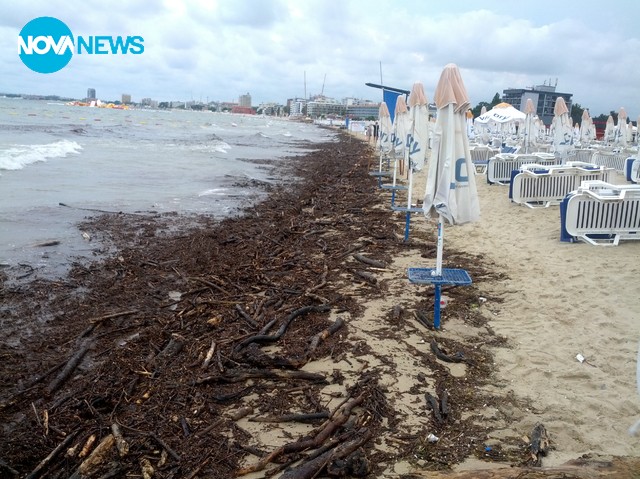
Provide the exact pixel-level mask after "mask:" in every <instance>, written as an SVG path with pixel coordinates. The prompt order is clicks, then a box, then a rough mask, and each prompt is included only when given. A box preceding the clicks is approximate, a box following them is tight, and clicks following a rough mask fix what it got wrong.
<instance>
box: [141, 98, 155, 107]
mask: <svg viewBox="0 0 640 479" xmlns="http://www.w3.org/2000/svg"><path fill="white" fill-rule="evenodd" d="M140 105H142V106H146V107H149V108H158V102H157V101H155V100H152V99H151V98H143V99H142V100H140Z"/></svg>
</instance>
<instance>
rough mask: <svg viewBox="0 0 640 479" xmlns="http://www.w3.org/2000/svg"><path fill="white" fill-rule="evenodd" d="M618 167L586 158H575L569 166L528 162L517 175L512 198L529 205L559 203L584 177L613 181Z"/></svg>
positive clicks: (539, 205)
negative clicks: (597, 164) (582, 159)
mask: <svg viewBox="0 0 640 479" xmlns="http://www.w3.org/2000/svg"><path fill="white" fill-rule="evenodd" d="M614 171H615V170H614V169H613V168H606V167H604V166H595V165H590V164H588V163H582V162H572V163H569V164H568V165H566V166H562V165H552V166H544V165H537V164H534V165H524V166H523V167H522V168H521V169H520V170H519V172H518V173H516V174H515V175H514V176H513V179H512V181H511V184H510V187H509V198H511V200H512V201H513V202H514V203H517V204H521V205H525V206H528V207H529V208H547V207H549V206H550V205H559V204H560V203H561V202H562V200H563V199H564V197H565V196H567V195H568V194H569V193H570V192H571V191H574V190H575V189H577V188H578V187H579V186H580V185H581V184H582V182H583V181H589V180H601V181H609V180H610V178H611V177H612V175H613V173H614Z"/></svg>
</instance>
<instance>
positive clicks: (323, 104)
mask: <svg viewBox="0 0 640 479" xmlns="http://www.w3.org/2000/svg"><path fill="white" fill-rule="evenodd" d="M344 110H345V106H344V105H343V104H342V103H338V102H337V101H336V100H334V99H332V98H327V97H323V96H316V97H315V98H314V99H313V100H311V101H308V102H307V116H310V117H311V118H320V117H322V116H325V117H326V116H329V115H344Z"/></svg>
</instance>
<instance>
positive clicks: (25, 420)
mask: <svg viewBox="0 0 640 479" xmlns="http://www.w3.org/2000/svg"><path fill="white" fill-rule="evenodd" d="M372 154H373V151H372V149H371V148H370V147H369V146H367V145H366V144H365V143H364V142H360V141H359V140H357V139H353V138H349V137H347V136H340V141H339V142H335V143H333V142H332V143H328V144H323V145H321V146H320V147H318V150H316V151H313V152H311V153H309V155H307V156H306V157H304V158H301V159H294V160H292V163H291V170H290V171H289V170H286V172H285V173H289V174H292V175H294V176H295V177H297V178H300V181H299V182H298V183H296V184H294V185H292V186H290V187H289V188H284V189H274V190H273V191H271V192H270V194H269V198H268V199H267V200H265V201H264V202H263V203H260V204H259V205H256V206H255V207H251V208H248V209H247V212H246V213H245V215H244V216H243V217H239V218H234V219H229V220H225V221H223V222H222V223H220V224H216V222H214V221H207V220H204V219H203V220H201V222H200V223H196V224H194V225H192V226H194V228H193V229H190V228H184V227H182V228H180V229H178V230H177V233H173V234H171V233H170V232H169V230H170V229H172V230H174V231H175V229H174V228H168V227H167V223H166V219H165V218H163V217H162V216H160V215H158V216H149V217H145V216H126V215H105V216H101V217H97V218H95V219H92V220H88V221H87V223H86V224H84V225H83V231H88V232H89V233H90V234H91V236H92V237H99V236H106V237H108V238H110V239H111V241H112V242H113V247H115V248H117V251H118V252H117V253H116V254H115V255H114V256H113V257H108V258H105V259H102V260H99V261H97V262H96V263H95V264H91V265H76V266H75V267H74V268H73V269H72V271H71V273H70V275H69V277H68V278H65V279H63V280H60V281H54V282H49V281H38V280H36V281H33V282H31V283H28V284H23V283H18V284H14V283H13V282H12V281H10V279H9V278H3V284H2V288H1V289H0V298H2V300H3V304H5V305H7V306H6V307H4V308H3V309H2V310H0V313H1V316H0V320H2V327H3V331H5V333H6V338H5V341H4V342H2V343H0V356H1V357H2V358H3V362H2V364H1V366H0V377H1V378H2V382H1V383H0V384H1V387H0V419H1V420H2V422H3V423H4V424H6V427H5V428H4V429H3V430H2V431H0V434H1V435H0V468H2V470H4V471H8V472H7V474H9V477H11V476H16V475H23V474H27V473H29V472H33V471H34V470H36V471H37V472H38V474H39V473H40V472H41V471H42V466H40V464H42V463H43V461H44V463H45V464H46V467H47V470H49V471H51V472H53V473H56V474H63V475H64V474H67V475H69V472H73V471H76V472H78V471H84V472H87V471H89V472H90V474H85V475H86V476H87V477H98V476H100V475H105V474H123V473H131V474H140V473H141V469H143V470H145V471H147V472H146V473H148V472H149V470H150V469H149V468H151V469H152V470H153V471H155V472H154V477H178V476H180V477H182V476H184V477H237V476H243V477H247V478H251V479H253V478H263V477H281V478H288V479H292V478H302V477H328V476H327V474H328V473H329V469H330V470H331V471H332V476H331V477H370V478H373V477H385V478H404V479H409V478H417V477H468V478H470V477H475V478H477V477H513V476H508V475H502V476H497V475H496V476H481V473H480V471H485V470H491V471H494V472H495V473H496V474H499V473H500V471H506V472H505V474H508V473H515V472H514V471H523V470H528V471H532V470H533V471H537V474H538V475H536V476H527V477H557V476H553V475H552V474H553V472H551V471H552V470H556V469H557V468H563V467H565V466H564V465H565V464H566V463H567V462H569V461H575V460H577V459H580V458H582V460H584V456H585V455H587V456H586V457H588V458H591V459H593V460H600V459H601V458H604V459H602V460H603V461H605V460H606V461H611V460H612V458H614V462H607V463H606V464H605V463H600V464H599V465H598V470H602V471H610V470H611V468H612V467H614V466H615V464H617V463H616V462H615V461H616V460H621V461H623V462H625V463H629V461H631V462H633V461H635V462H634V464H637V462H638V461H637V458H638V457H639V454H638V444H639V441H640V439H639V438H638V437H632V436H630V435H629V434H628V432H627V431H628V429H629V427H630V426H631V425H633V424H634V423H635V422H636V420H638V419H640V396H639V395H638V393H637V389H636V382H635V376H636V355H637V347H638V340H639V338H640V331H639V330H640V325H638V324H635V323H634V319H635V315H636V312H637V311H638V310H640V303H639V299H638V295H637V291H638V290H637V281H636V279H635V277H636V276H637V274H638V272H639V270H640V261H639V260H640V244H638V243H634V242H623V243H622V244H620V245H619V246H617V247H608V248H600V247H594V246H590V245H587V244H579V243H578V244H568V243H561V242H560V241H559V227H560V221H559V212H558V209H557V207H550V208H547V209H540V210H531V209H528V208H525V207H521V206H517V205H515V204H511V203H510V201H509V200H508V198H507V188H506V187H504V186H498V185H495V186H490V185H487V184H486V183H485V182H484V181H482V178H481V177H478V180H479V181H478V192H479V196H480V202H481V220H480V221H479V222H477V223H473V224H468V225H461V226H447V227H446V228H445V243H444V244H445V246H444V262H445V266H448V267H462V268H465V269H467V270H468V271H469V273H470V274H471V276H472V278H473V284H472V285H471V286H467V287H459V288H453V289H447V290H445V295H446V296H447V297H448V304H447V307H446V309H444V310H443V315H442V327H441V329H440V330H438V331H434V330H433V329H430V328H429V327H428V319H429V318H431V317H432V315H433V292H432V290H431V287H429V286H419V285H412V284H410V283H409V282H408V279H407V268H409V267H432V266H434V264H435V244H434V236H435V223H434V222H433V221H432V220H427V219H425V218H424V217H422V216H420V215H414V217H413V218H412V221H411V233H410V239H409V241H408V242H404V241H403V232H404V220H405V218H404V215H403V214H402V213H394V212H392V211H391V210H390V208H389V206H390V198H389V196H390V193H389V192H388V191H383V190H380V189H378V188H377V186H376V181H375V179H374V178H373V177H371V176H370V175H369V174H368V170H367V164H368V163H369V160H370V157H371V156H370V155H372ZM282 173H283V172H282V171H281V172H280V174H282ZM418 181H419V179H418ZM363 261H369V262H368V263H366V262H363ZM425 318H426V319H427V321H426V322H425V320H424V319H425ZM34 325H38V327H37V328H36V327H35V326H34ZM276 328H278V329H277V331H276ZM79 351H81V352H82V354H79ZM578 354H581V355H582V357H584V358H585V360H584V361H582V362H580V361H578V359H576V355H578ZM74 358H75V359H74ZM62 366H65V367H62ZM61 368H62V369H61ZM58 371H63V372H65V373H66V374H63V373H62V372H60V373H59V372H58ZM309 414H311V416H314V415H315V418H310V417H309ZM300 415H302V416H305V418H301V417H300ZM292 416H293V417H294V418H293V419H292ZM537 424H542V425H543V426H544V427H545V428H546V431H547V433H548V438H549V441H550V447H548V448H545V452H546V455H540V457H532V452H531V451H532V449H531V442H532V441H531V434H532V431H533V429H534V427H535V426H536V425H537ZM114 425H115V429H114ZM114 431H117V434H116V432H114ZM92 437H93V439H91V438H92ZM90 440H92V441H93V442H91V444H89V442H90ZM121 441H124V442H125V443H126V444H127V452H126V453H124V454H123V453H122V451H121V450H120V452H118V449H117V448H116V446H115V445H114V444H115V443H116V442H117V444H120V446H122V443H121ZM97 443H100V444H101V446H100V447H99V448H96V447H95V445H96V444H97ZM120 446H118V447H120ZM83 448H86V449H87V450H88V451H91V450H92V449H93V450H94V451H97V450H101V451H102V452H101V453H100V455H99V456H98V457H95V455H94V454H90V455H89V457H91V458H93V459H92V460H93V461H94V462H93V463H90V464H89V465H87V461H89V459H88V458H86V456H80V455H79V454H78V451H79V450H80V449H83ZM100 448H101V449H100ZM51 451H58V452H57V454H59V456H55V455H53V456H51V457H48V458H46V457H45V456H47V454H49V453H50V452H51ZM61 451H66V452H65V454H61ZM534 463H535V464H534ZM607 464H608V465H607ZM612 464H614V466H612ZM534 465H535V467H534ZM592 466H593V465H591V466H588V467H587V466H585V467H583V469H584V470H585V471H587V472H589V471H590V472H589V473H590V474H591V473H592V472H593V467H592ZM572 467H573V466H572ZM38 468H40V469H38ZM145 468H146V469H145ZM554 468H556V469H554ZM614 469H615V467H614ZM615 470H617V471H619V470H620V469H615ZM64 471H66V472H64ZM545 471H547V472H545ZM565 472H566V470H565ZM14 473H15V474H14ZM465 473H467V474H468V475H466V476H463V474H465ZM547 473H548V476H545V474H547ZM38 474H36V475H38ZM176 474H178V476H176ZM483 474H484V473H483ZM594 474H595V473H594ZM562 477H580V478H582V477H587V476H582V475H578V474H577V473H576V475H565V476H562ZM588 477H598V476H595V475H593V474H592V475H590V476H588ZM610 477H632V476H631V475H626V476H625V475H617V476H610Z"/></svg>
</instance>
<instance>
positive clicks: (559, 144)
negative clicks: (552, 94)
mask: <svg viewBox="0 0 640 479" xmlns="http://www.w3.org/2000/svg"><path fill="white" fill-rule="evenodd" d="M551 129H552V133H551V136H552V138H553V150H554V153H556V154H558V155H559V156H566V154H567V153H568V152H569V150H571V149H572V148H573V126H572V125H571V118H570V117H569V108H567V103H566V102H565V101H564V98H562V97H561V96H559V97H558V98H556V104H555V106H554V107H553V121H552V122H551Z"/></svg>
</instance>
